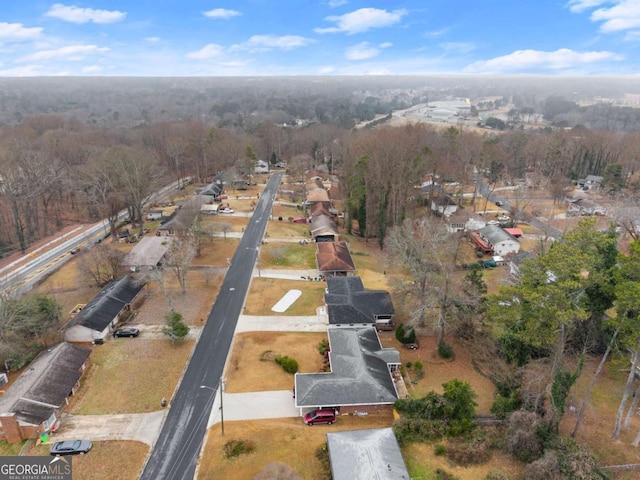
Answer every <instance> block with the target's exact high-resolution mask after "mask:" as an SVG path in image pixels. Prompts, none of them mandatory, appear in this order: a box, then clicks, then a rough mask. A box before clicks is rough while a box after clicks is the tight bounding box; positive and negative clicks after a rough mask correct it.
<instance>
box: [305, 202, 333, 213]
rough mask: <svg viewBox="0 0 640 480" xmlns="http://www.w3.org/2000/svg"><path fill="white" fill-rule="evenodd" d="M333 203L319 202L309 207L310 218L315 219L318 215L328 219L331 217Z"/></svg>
mask: <svg viewBox="0 0 640 480" xmlns="http://www.w3.org/2000/svg"><path fill="white" fill-rule="evenodd" d="M330 208H331V203H329V202H317V203H314V204H312V205H311V206H310V207H309V216H311V217H315V216H318V215H324V216H326V217H331V211H330Z"/></svg>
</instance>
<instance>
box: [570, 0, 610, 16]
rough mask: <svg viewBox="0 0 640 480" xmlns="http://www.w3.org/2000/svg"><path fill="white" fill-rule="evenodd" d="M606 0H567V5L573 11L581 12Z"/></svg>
mask: <svg viewBox="0 0 640 480" xmlns="http://www.w3.org/2000/svg"><path fill="white" fill-rule="evenodd" d="M607 1H608V0H569V3H567V7H569V10H571V11H572V12H574V13H580V12H583V11H585V10H587V9H589V8H593V7H598V6H600V5H602V4H603V3H607Z"/></svg>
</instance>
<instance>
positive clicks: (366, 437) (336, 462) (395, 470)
mask: <svg viewBox="0 0 640 480" xmlns="http://www.w3.org/2000/svg"><path fill="white" fill-rule="evenodd" d="M327 449H328V450H329V460H330V461H331V476H332V478H333V480H371V479H376V480H409V479H410V478H411V477H410V476H409V472H408V471H407V465H406V464H405V463H404V459H403V458H402V452H401V451H400V445H399V444H398V440H397V439H396V436H395V434H394V433H393V429H392V428H372V429H369V430H351V431H347V432H331V433H327Z"/></svg>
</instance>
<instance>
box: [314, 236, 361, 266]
mask: <svg viewBox="0 0 640 480" xmlns="http://www.w3.org/2000/svg"><path fill="white" fill-rule="evenodd" d="M316 245H317V249H318V251H317V253H316V263H317V264H318V270H320V271H321V272H355V270H356V266H355V264H354V263H353V258H351V253H350V252H349V247H348V246H347V242H320V243H316Z"/></svg>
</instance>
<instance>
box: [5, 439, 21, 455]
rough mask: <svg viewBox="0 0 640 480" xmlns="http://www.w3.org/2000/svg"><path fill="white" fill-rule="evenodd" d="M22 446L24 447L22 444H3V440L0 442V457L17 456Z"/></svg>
mask: <svg viewBox="0 0 640 480" xmlns="http://www.w3.org/2000/svg"><path fill="white" fill-rule="evenodd" d="M22 445H24V442H20V443H9V442H5V441H4V440H3V441H0V457H5V456H14V455H18V453H20V449H21V448H22Z"/></svg>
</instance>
